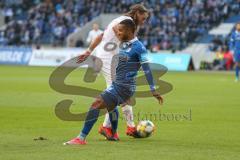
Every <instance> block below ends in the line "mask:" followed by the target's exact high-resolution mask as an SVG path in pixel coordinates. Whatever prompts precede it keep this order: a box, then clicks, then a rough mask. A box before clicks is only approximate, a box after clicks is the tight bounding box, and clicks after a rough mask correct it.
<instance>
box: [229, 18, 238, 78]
mask: <svg viewBox="0 0 240 160" xmlns="http://www.w3.org/2000/svg"><path fill="white" fill-rule="evenodd" d="M229 46H230V47H229V48H230V50H232V51H233V52H234V62H235V71H236V72H235V76H236V82H238V81H239V69H240V22H238V23H237V25H236V30H235V31H233V33H232V35H231V38H230V45H229Z"/></svg>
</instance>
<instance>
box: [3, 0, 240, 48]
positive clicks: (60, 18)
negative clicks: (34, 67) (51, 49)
mask: <svg viewBox="0 0 240 160" xmlns="http://www.w3.org/2000/svg"><path fill="white" fill-rule="evenodd" d="M137 2H141V1H139V0H123V1H117V0H112V1H107V0H83V1H78V0H52V1H51V0H45V1H44V2H42V1H40V0H34V1H28V0H3V1H2V2H1V4H0V7H1V8H2V10H3V12H2V14H3V16H4V19H5V28H4V29H3V30H2V31H1V34H0V39H1V42H0V44H1V45H13V44H14V45H31V44H36V45H40V44H51V45H53V46H64V45H65V44H66V39H67V37H68V35H69V34H71V33H73V32H74V31H75V30H76V29H77V28H79V27H83V26H84V25H85V24H86V23H87V22H89V21H91V20H93V19H94V18H96V17H98V16H99V15H100V14H101V13H125V12H127V10H128V8H129V7H130V6H131V5H132V4H133V3H137ZM239 3H240V1H239V0H203V1H202V0H159V1H157V0H147V1H144V4H145V5H146V6H147V8H150V13H151V17H150V19H149V21H148V23H146V24H145V25H144V26H143V27H141V28H140V32H139V33H140V34H139V37H140V39H141V40H142V41H143V43H144V44H145V45H146V46H147V48H148V49H151V50H152V51H158V50H173V51H175V50H182V49H184V48H186V47H187V46H188V44H189V43H192V42H194V41H196V40H198V39H199V37H201V36H203V35H205V34H206V33H207V32H208V31H209V30H210V29H211V28H213V27H215V26H217V25H219V24H220V23H221V22H222V21H224V20H225V19H227V18H228V17H229V16H230V15H235V14H238V13H239Z"/></svg>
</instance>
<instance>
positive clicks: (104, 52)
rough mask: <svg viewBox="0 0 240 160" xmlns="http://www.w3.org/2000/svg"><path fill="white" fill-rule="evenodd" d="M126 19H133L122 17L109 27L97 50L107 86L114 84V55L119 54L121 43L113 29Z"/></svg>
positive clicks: (113, 21)
mask: <svg viewBox="0 0 240 160" xmlns="http://www.w3.org/2000/svg"><path fill="white" fill-rule="evenodd" d="M125 19H131V20H132V18H131V17H129V16H120V17H118V18H116V19H114V20H112V22H111V23H110V24H109V25H108V26H107V28H106V29H105V31H104V34H103V39H102V41H101V43H100V44H99V45H98V47H97V48H96V49H95V54H96V56H97V57H98V58H100V59H101V61H102V64H103V66H102V69H101V72H102V73H103V76H104V78H105V80H106V83H107V86H110V85H111V84H112V77H113V76H112V75H111V74H112V73H113V72H112V69H113V68H112V66H111V65H112V63H111V62H112V58H113V56H114V55H116V54H118V51H119V45H120V41H119V39H118V38H117V37H116V35H115V32H114V31H113V27H114V26H116V25H117V24H119V23H120V22H121V21H123V20H125Z"/></svg>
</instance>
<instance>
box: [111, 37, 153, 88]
mask: <svg viewBox="0 0 240 160" xmlns="http://www.w3.org/2000/svg"><path fill="white" fill-rule="evenodd" d="M147 62H148V59H147V50H146V48H145V46H144V45H143V44H142V43H141V42H140V41H139V40H138V39H137V38H134V39H133V40H131V41H129V42H127V43H123V44H122V45H121V47H120V51H119V54H118V65H117V68H116V79H115V80H114V82H115V83H116V84H118V85H122V86H127V87H134V86H136V76H137V73H138V70H139V69H140V67H141V66H142V67H143V70H144V71H145V75H146V76H147V79H149V80H150V81H148V82H149V83H150V84H149V85H150V86H151V87H154V86H153V85H154V84H153V79H152V77H149V76H152V75H148V72H149V71H150V69H149V67H148V66H146V65H148V64H147Z"/></svg>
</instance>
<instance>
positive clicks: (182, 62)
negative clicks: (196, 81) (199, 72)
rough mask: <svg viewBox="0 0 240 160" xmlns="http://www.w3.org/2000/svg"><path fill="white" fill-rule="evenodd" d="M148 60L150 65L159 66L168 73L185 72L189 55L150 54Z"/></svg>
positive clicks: (189, 58)
mask: <svg viewBox="0 0 240 160" xmlns="http://www.w3.org/2000/svg"><path fill="white" fill-rule="evenodd" d="M148 59H149V61H150V62H152V63H157V64H161V65H163V66H165V67H167V68H168V70H169V71H187V69H188V66H189V63H190V60H191V55H189V54H170V53H167V54H166V53H154V54H152V53H150V54H148Z"/></svg>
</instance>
